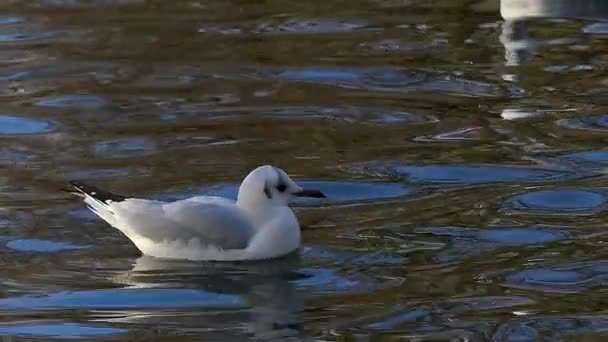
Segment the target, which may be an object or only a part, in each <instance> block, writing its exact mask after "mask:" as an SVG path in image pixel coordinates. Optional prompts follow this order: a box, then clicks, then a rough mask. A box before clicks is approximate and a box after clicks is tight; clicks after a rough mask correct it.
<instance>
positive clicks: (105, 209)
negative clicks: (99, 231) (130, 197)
mask: <svg viewBox="0 0 608 342" xmlns="http://www.w3.org/2000/svg"><path fill="white" fill-rule="evenodd" d="M69 184H70V185H71V186H72V188H71V189H62V190H63V191H66V192H69V193H71V194H73V195H76V196H79V197H83V198H84V203H86V204H87V206H88V207H89V209H91V211H92V212H94V213H95V214H96V215H97V216H99V217H101V218H102V219H103V220H105V221H106V222H108V223H109V224H110V225H112V226H116V217H115V215H114V212H113V211H112V209H111V208H110V206H111V204H113V203H118V202H122V201H124V200H125V199H127V197H126V196H122V195H117V194H113V193H111V192H107V191H104V190H101V189H99V188H97V187H95V186H92V185H88V184H85V183H83V182H78V181H70V182H69Z"/></svg>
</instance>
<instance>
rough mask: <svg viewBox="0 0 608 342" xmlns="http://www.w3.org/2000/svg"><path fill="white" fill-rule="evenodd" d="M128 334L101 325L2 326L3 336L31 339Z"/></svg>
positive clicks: (25, 324) (53, 323)
mask: <svg viewBox="0 0 608 342" xmlns="http://www.w3.org/2000/svg"><path fill="white" fill-rule="evenodd" d="M125 333H127V330H125V329H118V328H111V327H106V326H101V325H97V324H96V325H85V324H79V323H65V322H52V321H51V322H49V321H39V322H35V323H32V322H24V323H20V324H18V323H10V324H0V335H1V336H19V337H29V338H32V337H34V338H39V337H47V338H49V337H50V338H57V339H75V338H92V337H105V336H113V335H121V334H125Z"/></svg>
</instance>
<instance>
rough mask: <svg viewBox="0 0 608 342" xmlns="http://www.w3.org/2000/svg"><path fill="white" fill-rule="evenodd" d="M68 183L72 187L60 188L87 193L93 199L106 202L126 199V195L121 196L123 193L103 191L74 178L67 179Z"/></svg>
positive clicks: (70, 191)
mask: <svg viewBox="0 0 608 342" xmlns="http://www.w3.org/2000/svg"><path fill="white" fill-rule="evenodd" d="M68 184H70V185H71V186H72V187H73V188H72V189H61V190H63V191H67V192H69V193H72V194H75V195H81V196H82V195H83V194H84V195H88V196H91V197H93V198H94V199H96V200H98V201H101V202H104V203H107V202H108V201H112V202H121V201H124V200H125V199H127V196H123V195H118V194H114V193H111V192H108V191H104V190H101V189H99V188H98V187H96V186H93V185H89V184H86V183H84V182H81V181H75V180H71V181H68Z"/></svg>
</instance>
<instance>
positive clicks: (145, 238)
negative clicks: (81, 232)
mask: <svg viewBox="0 0 608 342" xmlns="http://www.w3.org/2000/svg"><path fill="white" fill-rule="evenodd" d="M70 185H72V186H73V187H74V189H70V190H68V191H69V192H71V193H73V194H76V195H78V196H80V197H83V198H84V202H85V203H86V204H87V205H88V207H89V209H91V210H92V211H93V212H94V213H95V214H97V216H99V217H101V218H102V219H103V220H104V221H106V222H107V223H109V224H110V225H111V226H113V227H115V228H117V229H118V230H120V231H121V232H122V233H123V234H125V235H126V236H127V237H128V238H129V239H130V240H131V241H132V242H133V243H134V244H135V246H137V248H138V249H139V250H140V251H141V252H142V253H143V254H146V255H150V256H153V257H158V258H168V259H187V260H214V261H234V260H261V259H271V258H276V257H280V256H283V255H286V254H289V253H291V252H293V251H295V250H296V249H298V247H299V245H300V224H299V223H298V219H297V218H296V216H295V215H294V213H293V211H292V210H291V208H289V206H288V203H289V200H290V199H291V198H292V197H293V196H306V197H325V195H324V194H323V193H321V192H320V191H318V190H306V189H303V188H301V187H300V186H298V185H297V184H296V183H295V182H294V181H293V180H292V179H291V178H289V176H288V175H287V174H286V173H285V171H283V170H281V169H279V168H277V167H273V166H270V165H265V166H260V167H258V168H256V169H255V170H253V171H251V172H250V173H249V175H247V177H245V179H244V180H243V182H242V183H241V186H240V188H239V193H238V198H237V201H236V202H234V201H232V200H229V199H226V198H222V197H216V196H196V197H191V198H188V199H183V200H178V201H174V202H163V201H155V200H147V199H140V198H131V197H126V196H121V195H117V194H113V193H110V192H106V191H103V190H100V189H98V188H96V187H93V186H90V185H86V184H84V183H82V182H78V181H71V182H70Z"/></svg>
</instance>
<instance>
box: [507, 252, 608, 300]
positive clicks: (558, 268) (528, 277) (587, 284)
mask: <svg viewBox="0 0 608 342" xmlns="http://www.w3.org/2000/svg"><path fill="white" fill-rule="evenodd" d="M607 282H608V262H607V261H604V260H598V261H589V262H580V263H572V264H566V265H555V266H546V267H539V268H529V269H526V270H523V271H519V272H517V273H513V274H511V275H509V276H507V278H506V280H505V283H504V285H505V286H508V287H514V288H520V289H527V290H536V291H542V292H555V293H576V292H583V291H587V290H589V289H591V288H593V287H596V286H606V284H607Z"/></svg>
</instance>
